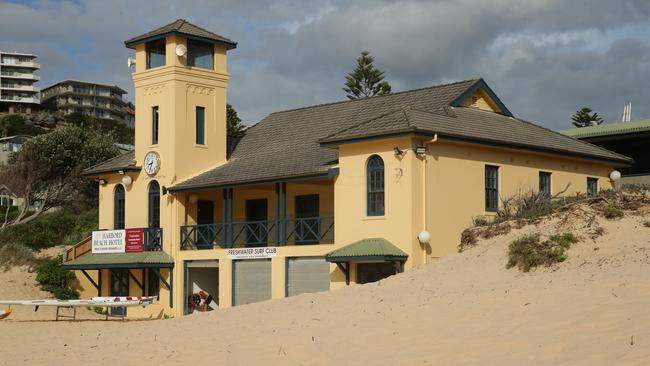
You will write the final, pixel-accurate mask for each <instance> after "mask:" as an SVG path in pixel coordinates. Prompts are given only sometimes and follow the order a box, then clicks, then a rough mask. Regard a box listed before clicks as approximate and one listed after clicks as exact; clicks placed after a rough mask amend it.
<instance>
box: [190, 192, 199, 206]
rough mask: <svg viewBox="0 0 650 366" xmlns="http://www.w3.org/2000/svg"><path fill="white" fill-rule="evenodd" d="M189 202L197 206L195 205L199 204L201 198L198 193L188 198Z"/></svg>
mask: <svg viewBox="0 0 650 366" xmlns="http://www.w3.org/2000/svg"><path fill="white" fill-rule="evenodd" d="M188 200H189V201H190V203H191V204H195V203H197V202H199V196H198V195H197V194H196V193H192V194H190V196H189V197H188Z"/></svg>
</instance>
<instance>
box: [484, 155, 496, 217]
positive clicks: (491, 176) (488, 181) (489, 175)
mask: <svg viewBox="0 0 650 366" xmlns="http://www.w3.org/2000/svg"><path fill="white" fill-rule="evenodd" d="M498 209H499V167H498V166H494V165H486V166H485V211H490V212H496V211H497V210H498Z"/></svg>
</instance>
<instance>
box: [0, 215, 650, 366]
mask: <svg viewBox="0 0 650 366" xmlns="http://www.w3.org/2000/svg"><path fill="white" fill-rule="evenodd" d="M646 219H647V217H646V218H644V217H642V216H628V217H625V218H624V219H622V220H619V221H607V220H604V219H602V218H601V219H599V221H600V222H601V224H602V226H603V227H604V228H605V230H606V233H605V234H604V235H603V236H601V237H598V238H596V239H594V240H592V239H590V238H589V237H588V236H587V234H586V231H585V229H584V228H583V226H584V222H582V221H580V220H577V221H576V220H572V221H571V222H572V224H571V227H567V224H563V223H562V222H561V221H560V220H559V219H553V220H549V221H546V222H544V223H542V224H540V225H539V226H537V227H536V226H532V225H529V226H526V227H523V228H521V229H518V230H514V231H512V232H510V233H509V234H507V235H505V236H501V237H496V238H492V239H490V240H484V241H482V242H480V243H479V244H478V245H477V246H476V247H474V248H471V249H469V250H467V251H465V252H463V253H460V254H458V255H454V256H450V257H447V258H444V259H442V260H439V261H436V262H434V263H430V264H428V265H426V266H423V267H421V268H419V269H416V270H413V271H410V272H407V273H404V274H401V275H398V276H393V277H391V278H389V279H386V280H384V281H381V282H379V283H375V284H369V285H363V286H352V287H350V288H346V289H343V290H337V291H331V292H326V293H320V294H309V295H301V296H297V297H294V298H289V299H282V300H272V301H267V302H263V303H258V304H253V305H247V306H241V307H237V308H232V309H225V310H221V311H215V312H212V313H206V314H200V315H196V316H189V317H185V318H183V319H170V320H160V321H128V322H124V323H122V322H120V321H109V322H101V321H85V322H76V323H72V322H58V323H55V322H43V321H38V322H29V321H27V322H26V321H19V320H20V319H25V317H19V318H17V319H18V320H16V319H14V320H13V321H3V322H0V344H2V345H3V351H2V353H1V354H0V364H1V365H17V364H29V365H45V364H49V365H60V364H66V365H82V364H93V365H108V364H115V362H120V363H124V364H136V363H142V362H146V363H147V364H151V363H154V364H157V365H172V364H207V363H210V364H229V365H335V364H336V365H425V364H435V365H477V364H483V365H485V364H487V365H522V364H531V365H609V364H616V365H641V364H650V228H647V227H644V226H643V225H642V223H643V222H644V221H645V220H646ZM534 230H538V231H541V232H542V233H545V234H551V233H554V232H562V231H566V230H572V231H574V232H576V233H580V234H581V237H582V240H581V242H580V243H578V244H575V246H574V247H572V248H571V249H570V251H569V259H568V260H567V261H566V262H564V263H562V264H560V265H558V266H555V267H551V268H542V269H537V270H533V271H532V272H530V273H521V272H519V271H518V270H516V269H509V270H508V269H505V263H506V249H507V245H508V243H509V242H510V241H511V240H512V239H513V238H515V237H517V236H519V235H521V234H522V233H526V232H531V231H534ZM18 311H27V309H20V310H18Z"/></svg>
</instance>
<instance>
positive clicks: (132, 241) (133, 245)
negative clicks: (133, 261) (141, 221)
mask: <svg viewBox="0 0 650 366" xmlns="http://www.w3.org/2000/svg"><path fill="white" fill-rule="evenodd" d="M124 251H125V252H126V253H138V252H144V229H126V244H125V245H124Z"/></svg>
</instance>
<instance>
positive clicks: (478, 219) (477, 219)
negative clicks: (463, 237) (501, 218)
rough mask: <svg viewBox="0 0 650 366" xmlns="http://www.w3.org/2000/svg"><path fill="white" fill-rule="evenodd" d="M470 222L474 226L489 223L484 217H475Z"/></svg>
mask: <svg viewBox="0 0 650 366" xmlns="http://www.w3.org/2000/svg"><path fill="white" fill-rule="evenodd" d="M472 222H473V224H474V226H488V225H490V221H488V219H486V218H485V217H480V216H479V217H475V218H473V219H472Z"/></svg>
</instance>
